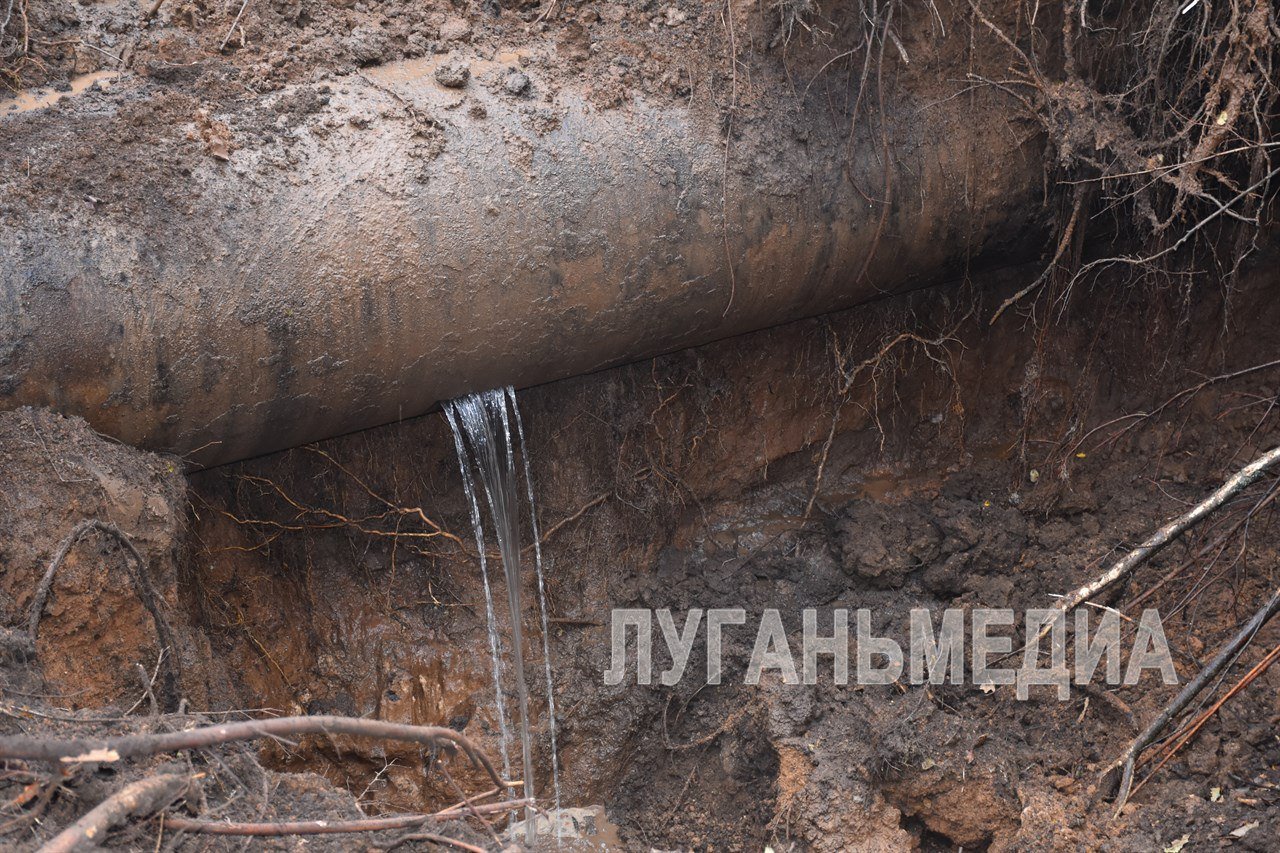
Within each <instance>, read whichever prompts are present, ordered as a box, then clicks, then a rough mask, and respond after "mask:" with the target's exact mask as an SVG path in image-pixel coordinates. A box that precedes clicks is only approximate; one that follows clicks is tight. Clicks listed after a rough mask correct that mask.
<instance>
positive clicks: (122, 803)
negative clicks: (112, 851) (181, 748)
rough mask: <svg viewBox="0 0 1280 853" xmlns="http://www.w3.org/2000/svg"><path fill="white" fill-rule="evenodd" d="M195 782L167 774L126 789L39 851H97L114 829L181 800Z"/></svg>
mask: <svg viewBox="0 0 1280 853" xmlns="http://www.w3.org/2000/svg"><path fill="white" fill-rule="evenodd" d="M195 778H197V777H196V776H188V775H186V774H183V773H167V774H164V775H162V776H152V777H150V778H148V779H143V780H141V781H138V782H134V783H132V784H130V785H126V786H125V787H123V788H121V789H120V790H119V791H117V792H115V793H114V794H112V795H111V796H110V797H107V799H105V800H103V801H102V802H101V803H99V804H98V805H97V806H95V807H94V808H93V810H92V811H90V812H89V813H88V814H86V815H85V816H84V817H82V818H80V819H79V820H78V821H76V822H75V823H73V824H71V826H69V827H67V828H66V829H64V830H62V832H60V833H58V834H57V835H56V836H55V837H54V838H53V839H52V840H50V841H49V842H48V843H47V844H45V845H44V846H43V847H41V848H40V851H39V853H72V851H77V850H97V849H99V848H100V847H101V844H102V840H103V836H105V835H106V834H107V831H108V830H110V829H111V828H112V827H113V826H117V825H119V824H121V823H124V821H125V820H127V819H128V818H129V817H130V816H132V815H140V814H149V813H151V812H154V811H158V810H159V809H162V808H164V807H165V806H167V805H168V804H169V803H171V802H173V800H175V799H177V798H178V797H179V796H181V795H182V792H183V791H185V790H186V789H187V786H188V785H190V784H191V782H192V780H193V779H195Z"/></svg>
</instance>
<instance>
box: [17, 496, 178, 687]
mask: <svg viewBox="0 0 1280 853" xmlns="http://www.w3.org/2000/svg"><path fill="white" fill-rule="evenodd" d="M93 530H96V531H98V532H99V533H103V534H105V535H107V536H111V537H113V538H114V539H115V540H116V541H117V542H119V543H120V545H121V546H123V547H124V549H125V551H127V552H128V553H129V556H130V557H131V558H132V563H129V562H126V565H128V566H131V570H130V571H129V579H130V580H131V581H132V582H133V589H134V593H135V594H136V595H137V596H138V600H139V601H141V602H142V605H143V607H145V608H147V612H148V613H150V614H151V621H152V622H153V623H155V628H156V639H157V640H158V641H159V643H160V652H161V655H162V656H164V657H165V658H166V666H165V680H164V691H163V692H164V694H165V706H166V709H167V708H170V707H173V706H174V705H176V703H177V701H178V685H179V683H180V681H181V677H182V676H181V672H180V671H179V669H178V663H177V655H176V654H173V652H175V651H176V649H177V646H176V645H175V644H174V641H173V631H172V630H170V628H169V622H168V621H167V620H166V619H165V618H164V614H162V613H161V612H160V602H159V599H158V598H157V596H156V591H155V588H154V587H153V586H152V585H151V576H150V574H149V573H148V570H147V561H146V560H144V559H143V558H142V554H140V553H139V552H138V549H137V548H136V547H135V546H134V544H133V541H132V540H131V539H130V538H129V537H128V536H127V535H126V534H125V532H124V531H123V530H121V529H120V528H119V527H116V526H115V525H114V524H108V523H106V522H102V521H98V520H97V519H93V518H91V519H87V520H85V521H82V522H80V523H79V524H77V525H76V526H75V527H74V528H73V529H72V530H71V532H70V533H68V534H67V537H66V538H65V539H63V540H62V545H61V546H60V547H59V548H58V552H57V553H56V554H54V556H53V559H52V560H50V561H49V566H48V568H46V569H45V570H44V577H42V578H41V579H40V585H39V586H38V587H36V594H35V597H34V598H33V599H32V600H31V610H30V614H29V615H28V617H27V635H28V639H29V641H30V645H29V650H30V653H31V655H32V656H34V655H35V648H36V635H37V632H38V631H39V630H40V616H41V614H43V613H44V606H45V604H46V603H47V602H48V600H49V593H50V592H52V590H53V579H54V576H55V575H56V574H57V573H58V569H59V568H61V567H62V563H63V561H64V560H66V558H67V554H69V553H70V552H71V549H72V548H74V547H75V545H76V543H77V542H79V541H80V540H81V539H82V538H84V536H85V534H87V533H89V532H90V531H93ZM166 650H168V651H169V652H170V654H168V655H165V651H166Z"/></svg>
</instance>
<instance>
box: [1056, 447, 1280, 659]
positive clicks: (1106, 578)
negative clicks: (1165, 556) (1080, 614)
mask: <svg viewBox="0 0 1280 853" xmlns="http://www.w3.org/2000/svg"><path fill="white" fill-rule="evenodd" d="M1277 461H1280V447H1275V448H1273V449H1272V450H1269V451H1267V452H1266V453H1264V454H1263V455H1261V456H1259V457H1258V458H1257V459H1255V460H1253V461H1252V462H1250V463H1249V464H1248V465H1246V466H1245V467H1243V468H1241V469H1240V470H1239V471H1237V472H1236V473H1235V474H1234V475H1233V476H1232V477H1231V478H1230V479H1229V480H1227V481H1226V482H1225V483H1223V484H1222V485H1221V486H1219V487H1218V490H1217V491H1215V492H1214V493H1213V494H1211V495H1209V497H1207V498H1205V499H1204V500H1203V501H1201V502H1200V503H1198V504H1196V505H1195V506H1194V507H1192V508H1191V510H1190V511H1189V512H1187V513H1185V514H1183V515H1180V516H1178V517H1177V518H1175V519H1174V520H1173V521H1170V522H1169V523H1168V524H1166V525H1164V526H1163V527H1161V528H1160V529H1159V530H1157V531H1156V532H1155V533H1154V534H1152V535H1151V537H1150V538H1149V539H1147V541H1145V542H1143V543H1142V544H1141V545H1139V546H1138V547H1137V548H1134V549H1133V550H1132V551H1130V552H1129V553H1128V554H1126V555H1124V557H1122V558H1121V559H1120V560H1118V561H1117V562H1116V563H1115V564H1114V565H1112V566H1111V568H1110V569H1108V570H1107V571H1106V572H1105V573H1104V574H1103V575H1102V576H1101V577H1099V578H1096V579H1095V580H1092V581H1090V582H1089V583H1087V584H1085V585H1084V586H1082V587H1080V588H1079V589H1077V590H1076V591H1075V592H1072V593H1070V594H1068V595H1066V596H1064V597H1063V598H1062V600H1061V601H1059V602H1058V603H1057V605H1055V606H1056V608H1057V609H1058V610H1061V611H1063V612H1064V613H1067V612H1070V611H1071V610H1074V609H1075V608H1077V607H1079V606H1080V605H1081V604H1083V603H1084V602H1086V601H1088V600H1089V599H1090V598H1093V597H1094V596H1095V595H1097V594H1098V593H1100V592H1102V591H1103V590H1104V589H1106V588H1108V587H1110V586H1111V585H1112V584H1114V583H1115V582H1116V581H1119V580H1120V579H1122V578H1124V577H1126V576H1128V575H1129V574H1130V573H1132V572H1133V570H1134V569H1136V568H1137V567H1138V566H1140V565H1142V564H1143V563H1144V562H1146V561H1147V560H1148V559H1150V558H1151V557H1152V556H1154V555H1155V554H1157V553H1159V552H1160V550H1161V549H1163V548H1164V547H1165V546H1166V545H1168V544H1169V543H1170V542H1173V541H1174V540H1175V539H1177V538H1178V537H1179V536H1181V535H1182V534H1183V533H1185V532H1186V531H1187V530H1188V529H1190V528H1191V527H1193V526H1194V525H1196V524H1197V523H1199V522H1200V521H1203V520H1204V519H1205V518H1206V517H1208V516H1209V515H1210V514H1212V513H1213V512H1214V511H1215V510H1217V509H1218V508H1219V507H1221V506H1222V505H1223V504H1224V503H1226V502H1227V500H1228V499H1229V498H1230V497H1231V496H1232V495H1235V494H1236V493H1238V492H1240V491H1241V490H1243V489H1245V488H1248V487H1249V486H1250V485H1252V484H1253V483H1255V482H1257V481H1258V480H1259V479H1260V478H1261V477H1262V475H1263V474H1264V473H1266V471H1267V469H1268V468H1270V467H1271V466H1272V465H1274V464H1275V463H1276V462H1277ZM1052 627H1053V621H1051V622H1050V623H1049V624H1046V625H1045V626H1044V627H1043V628H1042V629H1041V630H1040V634H1039V636H1038V637H1037V638H1036V639H1037V641H1039V640H1043V639H1044V638H1045V636H1047V635H1048V633H1049V631H1050V630H1051V629H1052Z"/></svg>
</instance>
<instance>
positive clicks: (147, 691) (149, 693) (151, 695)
mask: <svg viewBox="0 0 1280 853" xmlns="http://www.w3.org/2000/svg"><path fill="white" fill-rule="evenodd" d="M160 653H161V654H164V650H163V649H162V650H161V652H160ZM159 665H160V664H159V662H158V661H157V663H156V666H157V667H159ZM134 668H136V669H137V670H138V678H140V679H141V680H142V696H143V698H144V699H146V700H147V701H148V702H149V703H150V705H151V716H153V717H154V716H156V715H157V714H159V713H160V708H159V707H158V706H157V704H156V694H155V691H154V690H152V689H151V684H152V682H153V681H155V679H154V678H153V677H151V676H148V675H147V668H146V667H145V666H143V665H142V664H140V663H135V664H134ZM156 674H157V675H158V674H159V669H157V670H156ZM138 701H139V702H141V701H142V699H139V700H138Z"/></svg>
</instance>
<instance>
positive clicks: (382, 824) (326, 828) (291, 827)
mask: <svg viewBox="0 0 1280 853" xmlns="http://www.w3.org/2000/svg"><path fill="white" fill-rule="evenodd" d="M527 805H532V801H531V800H512V801H510V802H505V803H485V804H483V805H476V806H472V807H471V808H470V809H469V810H468V811H467V812H465V813H464V812H463V811H462V810H461V809H459V808H457V807H456V806H455V807H450V808H447V809H445V810H444V811H439V812H436V813H435V814H416V815H414V814H410V815H393V816H390V817H372V818H364V819H360V820H294V821H273V822H265V823H232V822H227V821H213V820H189V819H187V818H179V817H166V818H165V821H164V825H165V826H166V827H167V828H168V829H172V830H176V831H178V832H198V833H204V834H206V835H241V836H272V835H337V834H342V833H351V832H382V831H384V830H388V829H412V828H414V827H418V826H421V825H422V824H424V823H432V822H440V821H446V820H456V819H457V818H460V817H463V816H464V814H468V813H472V812H474V813H475V814H501V813H502V812H508V811H512V810H514V809H519V808H523V807H524V806H527Z"/></svg>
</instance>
